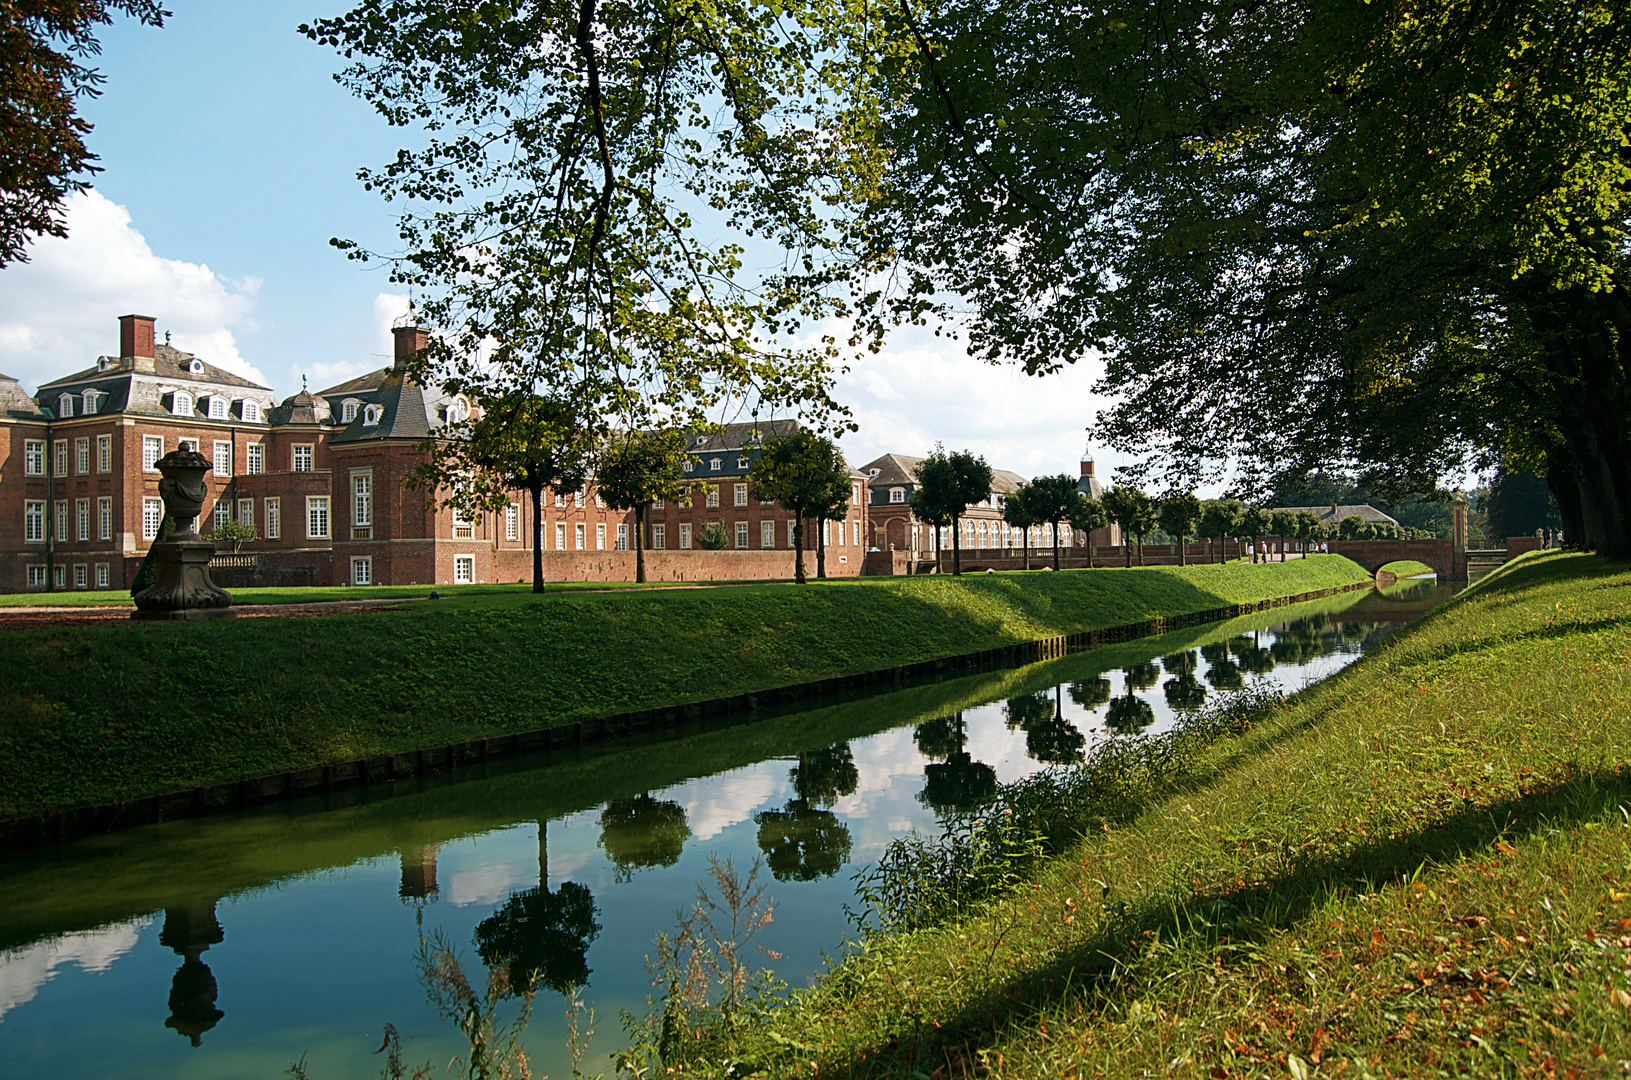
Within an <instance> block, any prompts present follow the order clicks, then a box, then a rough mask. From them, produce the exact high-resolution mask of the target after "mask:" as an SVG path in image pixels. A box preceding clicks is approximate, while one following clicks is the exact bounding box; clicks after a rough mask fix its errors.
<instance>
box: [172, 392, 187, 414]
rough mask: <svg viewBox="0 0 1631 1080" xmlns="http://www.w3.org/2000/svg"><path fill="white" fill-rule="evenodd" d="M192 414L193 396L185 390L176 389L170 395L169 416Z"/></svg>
mask: <svg viewBox="0 0 1631 1080" xmlns="http://www.w3.org/2000/svg"><path fill="white" fill-rule="evenodd" d="M192 414H193V396H192V395H191V394H189V393H187V391H185V390H177V391H176V392H175V393H174V394H173V395H171V397H170V415H171V416H191V415H192Z"/></svg>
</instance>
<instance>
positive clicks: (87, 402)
mask: <svg viewBox="0 0 1631 1080" xmlns="http://www.w3.org/2000/svg"><path fill="white" fill-rule="evenodd" d="M96 397H97V394H96V391H95V390H87V391H85V392H84V393H83V394H81V395H79V400H80V410H79V411H80V412H82V413H84V414H85V415H86V416H91V415H94V414H95V412H96Z"/></svg>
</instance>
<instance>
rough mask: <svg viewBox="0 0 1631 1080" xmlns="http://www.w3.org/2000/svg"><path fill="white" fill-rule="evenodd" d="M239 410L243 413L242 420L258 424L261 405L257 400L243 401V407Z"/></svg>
mask: <svg viewBox="0 0 1631 1080" xmlns="http://www.w3.org/2000/svg"><path fill="white" fill-rule="evenodd" d="M241 411H242V412H243V414H244V420H245V421H246V422H248V423H251V424H258V423H260V422H261V407H260V403H259V402H255V401H246V402H244V403H243V408H242V410H241Z"/></svg>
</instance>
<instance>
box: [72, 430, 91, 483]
mask: <svg viewBox="0 0 1631 1080" xmlns="http://www.w3.org/2000/svg"><path fill="white" fill-rule="evenodd" d="M90 471H91V440H90V436H88V435H87V436H86V437H85V438H83V439H75V440H74V475H75V476H88V475H90Z"/></svg>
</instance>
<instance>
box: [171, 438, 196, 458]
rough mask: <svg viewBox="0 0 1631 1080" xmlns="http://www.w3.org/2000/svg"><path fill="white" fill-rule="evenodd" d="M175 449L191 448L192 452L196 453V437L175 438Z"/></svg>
mask: <svg viewBox="0 0 1631 1080" xmlns="http://www.w3.org/2000/svg"><path fill="white" fill-rule="evenodd" d="M176 449H177V450H191V451H192V452H193V453H195V454H196V453H198V440H197V439H177V440H176Z"/></svg>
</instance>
